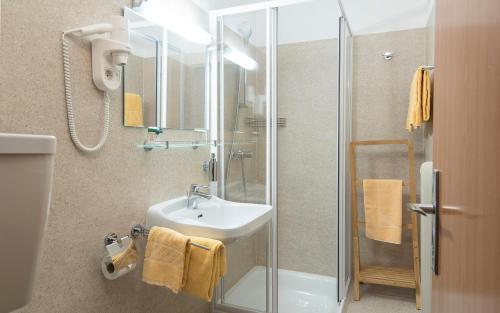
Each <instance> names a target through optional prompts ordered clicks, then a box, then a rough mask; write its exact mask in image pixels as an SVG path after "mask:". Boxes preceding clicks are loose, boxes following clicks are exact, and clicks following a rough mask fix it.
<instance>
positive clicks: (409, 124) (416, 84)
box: [406, 67, 423, 132]
mask: <svg viewBox="0 0 500 313" xmlns="http://www.w3.org/2000/svg"><path fill="white" fill-rule="evenodd" d="M422 75H423V69H422V67H419V68H418V69H417V70H416V71H415V74H414V75H413V80H412V82H411V88H410V103H409V106H408V116H407V117H406V130H408V131H409V132H412V131H414V130H415V129H416V128H419V127H420V126H422Z"/></svg>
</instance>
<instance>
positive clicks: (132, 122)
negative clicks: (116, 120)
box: [123, 92, 144, 127]
mask: <svg viewBox="0 0 500 313" xmlns="http://www.w3.org/2000/svg"><path fill="white" fill-rule="evenodd" d="M124 103H125V105H124V108H123V110H124V114H123V115H124V124H125V126H135V127H143V126H144V117H143V112H142V98H141V96H140V95H138V94H135V93H129V92H126V93H125V101H124Z"/></svg>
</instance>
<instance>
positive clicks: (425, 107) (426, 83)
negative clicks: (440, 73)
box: [422, 70, 431, 122]
mask: <svg viewBox="0 0 500 313" xmlns="http://www.w3.org/2000/svg"><path fill="white" fill-rule="evenodd" d="M430 118H431V75H430V71H429V70H423V72H422V120H423V121H424V122H427V121H428V120H430Z"/></svg>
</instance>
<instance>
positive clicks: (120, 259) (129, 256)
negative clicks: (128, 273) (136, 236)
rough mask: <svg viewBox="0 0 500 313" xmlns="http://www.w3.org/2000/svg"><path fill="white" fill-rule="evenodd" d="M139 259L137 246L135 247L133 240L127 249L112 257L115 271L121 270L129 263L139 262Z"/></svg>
mask: <svg viewBox="0 0 500 313" xmlns="http://www.w3.org/2000/svg"><path fill="white" fill-rule="evenodd" d="M137 259H138V257H137V248H136V247H135V243H134V242H133V241H132V242H131V243H130V244H129V245H128V247H127V249H125V250H124V251H123V252H121V253H119V254H117V255H115V256H113V257H112V262H113V266H114V268H115V271H119V270H121V269H122V268H125V267H128V266H129V265H132V264H137Z"/></svg>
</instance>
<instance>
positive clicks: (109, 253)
mask: <svg viewBox="0 0 500 313" xmlns="http://www.w3.org/2000/svg"><path fill="white" fill-rule="evenodd" d="M127 249H134V250H133V252H134V253H135V244H134V242H133V240H132V239H131V238H130V237H124V238H122V240H121V244H118V243H117V242H115V243H112V244H109V245H107V246H106V253H105V255H104V257H103V259H102V261H101V271H102V274H103V275H104V277H105V278H106V279H109V280H114V279H117V278H118V277H121V276H123V275H125V274H127V273H129V272H131V271H133V270H134V269H135V267H136V265H137V258H128V259H127V260H126V261H127V262H126V263H125V264H124V263H123V262H122V263H120V268H116V264H115V263H116V257H117V256H119V255H120V254H121V253H124V252H126V251H127ZM113 258H115V262H113Z"/></svg>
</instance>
